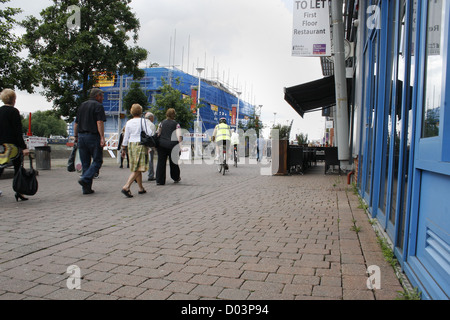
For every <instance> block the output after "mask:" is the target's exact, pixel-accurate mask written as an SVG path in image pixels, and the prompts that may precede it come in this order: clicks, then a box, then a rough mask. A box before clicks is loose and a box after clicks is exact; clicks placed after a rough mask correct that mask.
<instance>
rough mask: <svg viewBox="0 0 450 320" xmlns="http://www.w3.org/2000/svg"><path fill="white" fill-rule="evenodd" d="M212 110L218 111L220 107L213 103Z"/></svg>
mask: <svg viewBox="0 0 450 320" xmlns="http://www.w3.org/2000/svg"><path fill="white" fill-rule="evenodd" d="M211 110H212V111H216V112H217V111H219V107H218V106H216V105H213V104H212V105H211Z"/></svg>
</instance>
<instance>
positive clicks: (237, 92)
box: [236, 91, 242, 132]
mask: <svg viewBox="0 0 450 320" xmlns="http://www.w3.org/2000/svg"><path fill="white" fill-rule="evenodd" d="M236 94H237V97H238V104H237V114H236V132H238V130H239V128H238V127H239V101H240V96H241V94H242V92H240V91H236Z"/></svg>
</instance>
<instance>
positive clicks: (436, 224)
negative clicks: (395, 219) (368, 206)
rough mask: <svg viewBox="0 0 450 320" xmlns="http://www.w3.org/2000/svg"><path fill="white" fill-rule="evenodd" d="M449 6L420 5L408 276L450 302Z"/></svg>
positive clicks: (439, 0)
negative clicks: (449, 155) (449, 156)
mask: <svg viewBox="0 0 450 320" xmlns="http://www.w3.org/2000/svg"><path fill="white" fill-rule="evenodd" d="M449 2H450V1H449V0H428V1H420V2H418V11H419V12H420V13H419V14H418V17H420V21H418V22H419V23H420V29H418V32H419V37H417V39H418V40H419V42H418V46H416V49H418V50H417V51H416V52H417V54H418V59H417V61H419V64H420V65H419V69H420V71H419V72H418V75H419V79H418V87H419V88H421V90H418V91H417V92H418V95H417V110H416V114H417V123H416V126H415V130H416V139H415V145H416V146H415V151H414V157H415V161H414V177H413V179H414V182H413V188H412V206H411V223H410V230H409V234H410V238H409V239H408V241H409V248H408V257H407V274H408V276H410V277H411V279H413V282H414V284H416V285H418V286H419V287H420V289H421V291H422V292H423V295H424V297H425V298H429V299H449V297H450V159H449V158H448V155H447V153H446V152H447V151H446V150H447V149H448V148H449V144H448V141H449V138H450V123H449V121H448V120H449V118H450V114H449V113H450V108H449V107H448V103H449V102H450V84H449V81H448V78H449V76H448V73H449V67H448V62H449V61H448V51H449V40H448V34H449V33H448V32H449V12H450V3H449ZM446 35H447V36H446Z"/></svg>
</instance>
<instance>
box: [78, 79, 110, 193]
mask: <svg viewBox="0 0 450 320" xmlns="http://www.w3.org/2000/svg"><path fill="white" fill-rule="evenodd" d="M102 103H103V91H102V90H100V89H98V88H93V89H92V90H91V91H90V95H89V100H88V101H86V102H84V103H82V104H81V106H80V107H79V108H78V112H77V117H76V120H75V126H74V133H75V142H78V148H79V150H80V160H81V166H82V170H83V172H82V175H81V178H80V179H79V180H78V183H79V184H80V185H81V187H82V190H83V194H85V195H86V194H92V193H94V190H92V181H93V179H94V176H95V175H96V174H98V172H99V171H100V168H101V167H102V165H103V147H104V146H105V122H106V115H105V110H104V108H103V104H102Z"/></svg>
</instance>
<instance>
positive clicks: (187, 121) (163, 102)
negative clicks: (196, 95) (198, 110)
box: [151, 79, 195, 130]
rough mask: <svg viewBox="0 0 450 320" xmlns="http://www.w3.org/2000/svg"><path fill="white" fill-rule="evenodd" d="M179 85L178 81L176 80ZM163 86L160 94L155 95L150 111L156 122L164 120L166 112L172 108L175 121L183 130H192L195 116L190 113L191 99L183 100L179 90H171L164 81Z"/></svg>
mask: <svg viewBox="0 0 450 320" xmlns="http://www.w3.org/2000/svg"><path fill="white" fill-rule="evenodd" d="M175 81H177V83H180V79H176V80H175ZM162 82H163V85H162V87H161V88H160V89H159V91H160V92H161V93H159V94H156V95H155V96H154V97H155V101H156V102H155V105H154V106H152V108H151V111H152V113H153V114H154V115H155V117H156V119H157V120H158V122H161V121H163V120H165V119H166V112H167V110H168V109H169V108H174V109H175V112H176V114H177V116H176V120H177V122H178V123H179V124H180V126H181V127H182V128H183V129H186V130H189V129H192V128H193V124H194V119H195V115H194V114H193V113H192V112H191V108H190V106H191V103H192V99H191V98H190V97H186V98H183V95H182V94H181V92H180V91H179V90H176V89H175V88H173V87H172V86H171V85H170V84H168V83H167V82H166V81H165V80H164V79H162Z"/></svg>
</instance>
